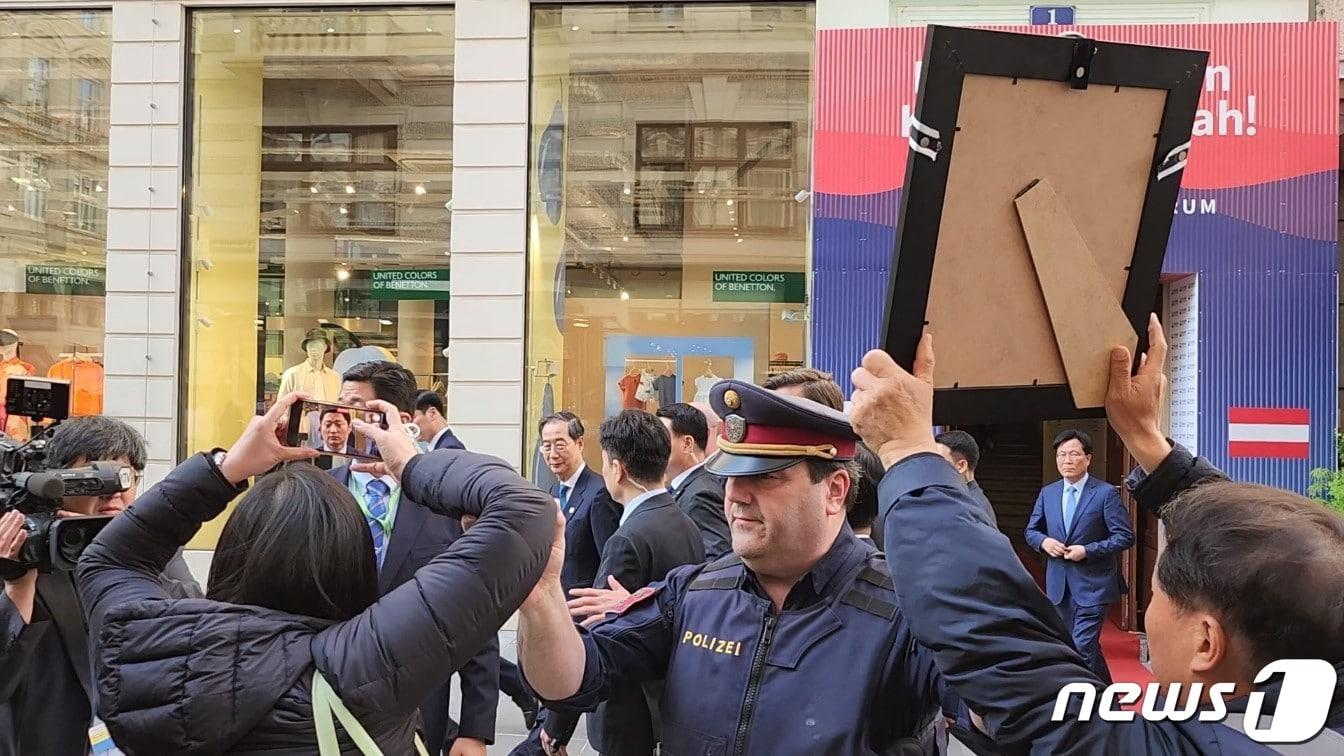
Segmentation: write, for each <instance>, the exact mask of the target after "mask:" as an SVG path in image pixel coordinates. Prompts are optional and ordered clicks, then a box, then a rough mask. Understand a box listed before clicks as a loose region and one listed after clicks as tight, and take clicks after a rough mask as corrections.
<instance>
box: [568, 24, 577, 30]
mask: <svg viewBox="0 0 1344 756" xmlns="http://www.w3.org/2000/svg"><path fill="white" fill-rule="evenodd" d="M569 30H570V31H578V30H579V25H578V24H574V25H573V26H571V27H569Z"/></svg>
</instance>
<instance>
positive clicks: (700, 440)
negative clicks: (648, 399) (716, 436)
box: [658, 402, 709, 451]
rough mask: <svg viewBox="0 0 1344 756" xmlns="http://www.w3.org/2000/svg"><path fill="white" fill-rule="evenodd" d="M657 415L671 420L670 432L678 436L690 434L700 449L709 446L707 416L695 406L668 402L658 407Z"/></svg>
mask: <svg viewBox="0 0 1344 756" xmlns="http://www.w3.org/2000/svg"><path fill="white" fill-rule="evenodd" d="M658 417H665V418H667V419H668V420H670V421H672V432H673V433H675V434H677V435H678V436H690V437H691V440H692V441H694V442H695V445H696V446H698V447H700V451H704V450H705V448H706V447H708V446H709V418H707V417H705V413H703V412H701V411H700V410H698V409H696V408H695V407H692V406H691V405H689V404H686V403H685V402H678V403H676V404H669V405H667V406H665V407H659V408H658Z"/></svg>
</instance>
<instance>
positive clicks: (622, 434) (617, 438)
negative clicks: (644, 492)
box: [599, 409, 672, 483]
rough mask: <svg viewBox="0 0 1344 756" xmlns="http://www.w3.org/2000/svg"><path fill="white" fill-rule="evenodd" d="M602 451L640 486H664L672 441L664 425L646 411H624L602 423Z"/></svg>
mask: <svg viewBox="0 0 1344 756" xmlns="http://www.w3.org/2000/svg"><path fill="white" fill-rule="evenodd" d="M599 440H600V443H601V444H602V451H605V452H606V453H607V456H609V457H611V458H612V459H613V460H620V462H621V464H623V465H625V469H626V471H627V472H629V473H630V477H631V478H633V479H635V480H636V481H639V482H640V483H661V482H662V480H663V473H665V472H667V460H668V458H669V457H671V456H672V439H671V437H670V436H668V434H667V428H665V427H663V423H662V421H660V420H659V419H658V418H656V417H654V416H653V415H650V414H649V413H647V412H645V411H644V410H637V409H628V410H622V411H621V412H620V414H617V415H613V416H611V417H609V418H607V419H606V421H604V422H603V423H602V429H601V430H600V431H599Z"/></svg>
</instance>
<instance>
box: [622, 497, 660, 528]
mask: <svg viewBox="0 0 1344 756" xmlns="http://www.w3.org/2000/svg"><path fill="white" fill-rule="evenodd" d="M661 493H667V489H666V488H655V489H653V490H652V491H645V492H644V493H642V494H640V495H639V496H636V497H635V498H633V499H631V500H630V503H629V504H626V505H625V508H624V509H623V510H622V511H621V522H620V524H621V525H624V524H625V521H626V520H628V519H630V515H632V514H634V513H635V510H636V509H638V508H639V505H640V504H643V503H644V502H646V501H648V500H649V499H652V498H653V497H655V496H657V495H658V494H661ZM618 527H619V526H618Z"/></svg>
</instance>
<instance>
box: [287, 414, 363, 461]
mask: <svg viewBox="0 0 1344 756" xmlns="http://www.w3.org/2000/svg"><path fill="white" fill-rule="evenodd" d="M356 420H362V421H364V422H366V423H368V424H370V425H376V426H378V427H380V428H386V427H387V421H386V420H385V419H384V418H383V416H382V413H379V412H374V411H373V410H369V409H365V408H363V407H351V406H347V405H344V404H330V403H327V402H298V403H296V404H295V405H294V406H293V407H291V408H290V410H289V432H288V434H287V436H286V439H285V443H287V444H288V445H290V446H307V447H310V448H313V449H317V450H319V451H321V452H322V453H323V454H330V455H332V456H334V457H351V458H354V459H368V460H380V459H382V456H381V455H379V453H378V446H377V445H376V444H374V443H373V439H371V438H369V437H368V436H365V435H364V434H363V433H360V432H359V431H357V430H355V426H354V421H356ZM305 427H306V428H307V429H308V437H307V439H306V440H305V439H304V438H303V432H302V431H303V429H304V428H305Z"/></svg>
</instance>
